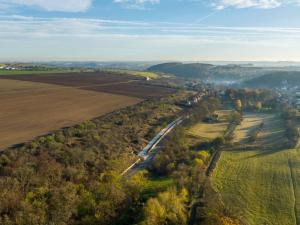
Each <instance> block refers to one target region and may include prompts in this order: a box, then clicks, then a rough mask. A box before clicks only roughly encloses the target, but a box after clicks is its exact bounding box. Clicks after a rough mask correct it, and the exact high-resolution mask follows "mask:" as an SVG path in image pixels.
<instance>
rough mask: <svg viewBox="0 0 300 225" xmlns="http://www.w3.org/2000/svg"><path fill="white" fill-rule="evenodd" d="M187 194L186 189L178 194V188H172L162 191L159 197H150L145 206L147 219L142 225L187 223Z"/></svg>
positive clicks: (181, 224) (182, 224)
mask: <svg viewBox="0 0 300 225" xmlns="http://www.w3.org/2000/svg"><path fill="white" fill-rule="evenodd" d="M187 195H188V194H187V191H186V190H185V189H182V191H181V192H180V193H179V194H177V191H176V189H174V188H172V189H169V190H168V191H165V192H162V193H160V194H159V195H158V197H157V198H151V199H149V200H148V201H147V203H146V205H145V208H144V217H145V219H144V221H143V222H142V223H141V225H153V224H155V225H165V224H170V225H185V224H186V223H187V211H186V208H185V202H186V201H187V197H188V196H187Z"/></svg>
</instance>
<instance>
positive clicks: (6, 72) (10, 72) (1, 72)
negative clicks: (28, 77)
mask: <svg viewBox="0 0 300 225" xmlns="http://www.w3.org/2000/svg"><path fill="white" fill-rule="evenodd" d="M72 72H80V70H63V69H61V70H59V69H57V70H41V71H39V70H0V75H23V74H47V73H72Z"/></svg>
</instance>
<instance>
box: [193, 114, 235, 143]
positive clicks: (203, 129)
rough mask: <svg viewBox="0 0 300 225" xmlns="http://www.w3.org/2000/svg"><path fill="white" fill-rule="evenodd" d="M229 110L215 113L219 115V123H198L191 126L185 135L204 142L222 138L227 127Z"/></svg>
mask: <svg viewBox="0 0 300 225" xmlns="http://www.w3.org/2000/svg"><path fill="white" fill-rule="evenodd" d="M230 112H231V111H230V110H220V111H217V112H216V113H217V114H218V115H219V118H220V122H219V123H204V122H199V123H197V124H195V125H194V126H192V127H191V128H190V129H189V130H188V131H187V133H188V134H189V135H191V136H193V137H196V138H202V139H204V140H212V139H214V138H217V137H219V136H222V135H223V133H224V132H225V130H226V128H227V126H228V115H229V114H230Z"/></svg>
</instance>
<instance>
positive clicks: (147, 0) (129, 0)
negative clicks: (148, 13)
mask: <svg viewBox="0 0 300 225" xmlns="http://www.w3.org/2000/svg"><path fill="white" fill-rule="evenodd" d="M113 2H114V3H119V4H121V5H123V6H124V7H126V8H133V9H144V8H145V5H146V4H157V3H160V0H113Z"/></svg>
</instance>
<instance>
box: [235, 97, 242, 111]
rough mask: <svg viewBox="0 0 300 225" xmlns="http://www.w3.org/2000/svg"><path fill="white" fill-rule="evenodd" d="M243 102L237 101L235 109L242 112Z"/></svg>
mask: <svg viewBox="0 0 300 225" xmlns="http://www.w3.org/2000/svg"><path fill="white" fill-rule="evenodd" d="M242 106H243V105H242V101H241V100H240V99H236V100H235V101H234V107H235V108H236V110H238V111H241V110H242Z"/></svg>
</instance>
